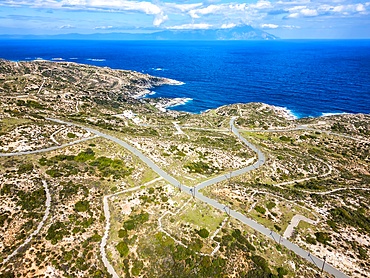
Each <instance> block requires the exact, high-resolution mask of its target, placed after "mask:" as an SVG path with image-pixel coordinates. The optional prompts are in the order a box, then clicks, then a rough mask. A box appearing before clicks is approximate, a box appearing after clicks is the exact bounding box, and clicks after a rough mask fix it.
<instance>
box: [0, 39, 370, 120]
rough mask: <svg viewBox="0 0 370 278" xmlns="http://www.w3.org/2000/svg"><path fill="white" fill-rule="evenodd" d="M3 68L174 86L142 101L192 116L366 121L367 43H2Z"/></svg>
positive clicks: (369, 104)
mask: <svg viewBox="0 0 370 278" xmlns="http://www.w3.org/2000/svg"><path fill="white" fill-rule="evenodd" d="M0 57H1V58H4V59H8V60H34V59H45V60H53V61H62V60H65V61H73V62H77V63H84V64H91V65H96V66H102V67H103V66H108V67H111V68H114V69H127V70H135V71H139V72H143V73H148V74H151V75H155V76H162V77H168V78H172V79H176V80H178V81H182V82H184V83H185V84H184V85H182V86H162V87H158V88H155V89H154V91H155V94H154V95H151V96H149V97H182V98H188V99H189V101H188V102H187V103H186V104H185V105H180V106H176V107H173V108H172V109H176V110H182V111H188V112H192V113H199V112H202V111H205V110H207V109H210V108H216V107H219V106H221V105H225V104H231V103H248V102H264V103H267V104H272V105H276V106H281V107H285V108H287V109H289V110H290V111H291V112H292V113H293V114H294V115H295V116H297V117H298V118H301V117H307V116H313V117H316V116H321V115H325V114H327V113H370V40H327V41H315V40H279V41H73V40H71V41H62V40H2V41H0Z"/></svg>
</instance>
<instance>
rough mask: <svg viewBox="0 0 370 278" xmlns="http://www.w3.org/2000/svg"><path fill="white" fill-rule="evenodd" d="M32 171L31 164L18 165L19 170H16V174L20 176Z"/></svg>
mask: <svg viewBox="0 0 370 278" xmlns="http://www.w3.org/2000/svg"><path fill="white" fill-rule="evenodd" d="M32 170H33V164H32V163H25V164H21V165H19V168H18V174H19V175H21V174H25V173H29V172H31V171H32Z"/></svg>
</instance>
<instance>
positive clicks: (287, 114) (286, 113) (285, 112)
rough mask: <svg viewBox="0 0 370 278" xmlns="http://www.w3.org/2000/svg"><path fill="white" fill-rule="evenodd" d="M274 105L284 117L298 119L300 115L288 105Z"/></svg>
mask: <svg viewBox="0 0 370 278" xmlns="http://www.w3.org/2000/svg"><path fill="white" fill-rule="evenodd" d="M272 107H273V108H274V109H275V111H277V112H278V113H279V114H281V115H282V116H283V117H285V118H287V119H288V120H296V119H298V118H299V117H298V115H296V114H294V112H293V111H292V110H290V109H288V108H287V107H281V106H275V105H272Z"/></svg>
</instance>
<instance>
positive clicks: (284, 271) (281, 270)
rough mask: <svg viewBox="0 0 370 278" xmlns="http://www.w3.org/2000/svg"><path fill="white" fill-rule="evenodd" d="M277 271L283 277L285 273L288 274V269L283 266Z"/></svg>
mask: <svg viewBox="0 0 370 278" xmlns="http://www.w3.org/2000/svg"><path fill="white" fill-rule="evenodd" d="M277 272H278V275H279V278H283V277H284V276H285V275H287V274H288V270H286V269H285V268H283V267H278V268H277Z"/></svg>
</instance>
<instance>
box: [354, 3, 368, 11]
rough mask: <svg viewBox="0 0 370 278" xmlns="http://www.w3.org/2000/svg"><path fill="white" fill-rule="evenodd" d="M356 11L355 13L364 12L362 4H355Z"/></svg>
mask: <svg viewBox="0 0 370 278" xmlns="http://www.w3.org/2000/svg"><path fill="white" fill-rule="evenodd" d="M356 11H357V12H364V11H366V9H365V6H364V5H363V4H357V6H356Z"/></svg>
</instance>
